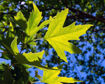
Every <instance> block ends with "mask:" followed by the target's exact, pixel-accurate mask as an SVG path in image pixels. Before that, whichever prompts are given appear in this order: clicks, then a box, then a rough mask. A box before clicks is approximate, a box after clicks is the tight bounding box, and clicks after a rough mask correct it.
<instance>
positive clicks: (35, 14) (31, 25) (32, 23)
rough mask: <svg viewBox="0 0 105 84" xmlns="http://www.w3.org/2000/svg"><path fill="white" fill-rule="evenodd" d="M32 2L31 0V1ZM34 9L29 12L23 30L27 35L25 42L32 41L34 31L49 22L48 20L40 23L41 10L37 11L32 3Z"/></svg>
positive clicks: (34, 34)
mask: <svg viewBox="0 0 105 84" xmlns="http://www.w3.org/2000/svg"><path fill="white" fill-rule="evenodd" d="M31 3H32V2H31ZM33 8H34V10H33V11H32V12H31V13H30V17H29V19H28V21H27V28H26V30H25V33H26V34H27V35H28V36H29V37H26V38H25V43H27V42H29V41H32V40H33V39H34V38H35V36H36V33H37V32H38V31H39V30H40V29H42V28H44V27H45V26H46V25H47V24H49V22H50V21H49V20H46V21H43V22H42V23H41V24H40V25H39V23H40V21H41V19H42V12H40V11H39V9H38V8H37V6H36V5H35V4H34V3H33Z"/></svg>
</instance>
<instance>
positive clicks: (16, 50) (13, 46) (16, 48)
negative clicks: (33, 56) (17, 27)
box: [11, 37, 19, 55]
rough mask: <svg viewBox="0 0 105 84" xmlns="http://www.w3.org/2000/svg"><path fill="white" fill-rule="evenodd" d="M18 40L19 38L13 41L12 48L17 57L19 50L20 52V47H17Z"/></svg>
mask: <svg viewBox="0 0 105 84" xmlns="http://www.w3.org/2000/svg"><path fill="white" fill-rule="evenodd" d="M17 38H18V37H15V38H14V40H13V41H12V43H11V48H12V51H13V53H14V54H15V55H17V54H18V53H19V50H18V47H17Z"/></svg>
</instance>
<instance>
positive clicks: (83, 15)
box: [63, 0, 105, 23]
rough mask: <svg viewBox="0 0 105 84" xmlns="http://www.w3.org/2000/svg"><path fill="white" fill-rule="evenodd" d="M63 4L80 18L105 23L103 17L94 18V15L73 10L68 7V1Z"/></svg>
mask: <svg viewBox="0 0 105 84" xmlns="http://www.w3.org/2000/svg"><path fill="white" fill-rule="evenodd" d="M63 3H64V4H65V6H66V7H67V8H69V10H71V11H72V12H74V13H77V14H78V16H79V17H80V18H90V19H93V20H97V21H101V22H103V23H105V18H104V17H103V18H102V17H101V18H100V17H96V16H93V15H91V14H88V13H85V12H82V11H80V10H77V9H74V8H71V7H69V6H68V0H65V2H63Z"/></svg>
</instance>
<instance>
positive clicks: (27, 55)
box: [23, 50, 44, 62]
mask: <svg viewBox="0 0 105 84" xmlns="http://www.w3.org/2000/svg"><path fill="white" fill-rule="evenodd" d="M43 54H44V50H43V51H41V52H39V53H32V52H30V53H23V56H24V57H25V58H26V59H27V61H29V62H34V61H39V59H42V57H43Z"/></svg>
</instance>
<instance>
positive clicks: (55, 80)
mask: <svg viewBox="0 0 105 84" xmlns="http://www.w3.org/2000/svg"><path fill="white" fill-rule="evenodd" d="M54 69H56V70H43V77H42V79H41V82H44V83H48V84H63V83H75V82H81V81H79V80H76V79H74V78H72V77H70V78H67V77H59V76H58V75H59V74H60V72H61V70H60V69H57V68H56V67H54Z"/></svg>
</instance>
